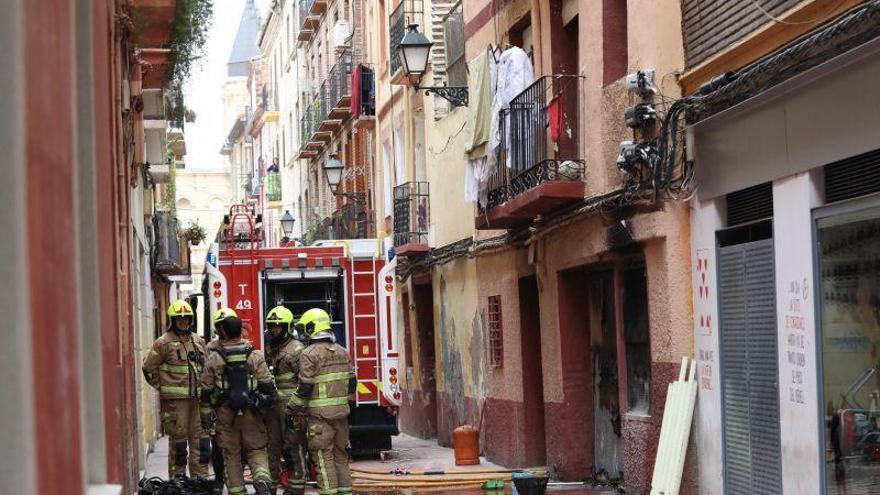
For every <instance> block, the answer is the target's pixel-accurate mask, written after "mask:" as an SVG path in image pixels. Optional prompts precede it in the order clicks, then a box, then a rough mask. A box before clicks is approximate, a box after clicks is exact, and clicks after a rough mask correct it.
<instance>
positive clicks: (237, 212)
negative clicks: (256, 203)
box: [226, 205, 259, 309]
mask: <svg viewBox="0 0 880 495" xmlns="http://www.w3.org/2000/svg"><path fill="white" fill-rule="evenodd" d="M229 213H230V215H229V217H230V218H229V226H228V227H227V228H226V245H227V246H229V260H230V262H231V263H232V264H231V266H230V269H229V274H230V277H229V280H227V290H228V291H229V292H228V297H229V301H230V303H231V302H232V300H233V291H235V290H237V289H238V284H239V283H240V282H242V281H247V282H250V277H251V275H252V269H251V265H252V264H253V260H254V252H255V251H256V250H257V247H258V246H259V240H258V239H256V237H257V235H256V228H254V222H253V218H252V217H251V215H250V211H249V209H248V207H247V206H245V205H233V206H232V207H231V208H230V212H229ZM230 305H231V304H230ZM237 309H241V308H237Z"/></svg>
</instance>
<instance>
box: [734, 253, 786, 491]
mask: <svg viewBox="0 0 880 495" xmlns="http://www.w3.org/2000/svg"><path fill="white" fill-rule="evenodd" d="M773 263H774V261H773V239H765V240H761V241H756V242H750V243H745V244H738V245H734V246H728V247H723V248H720V249H719V270H720V273H719V280H720V291H719V301H720V302H719V306H720V313H721V320H720V323H721V330H720V337H721V377H722V389H721V393H722V407H723V418H724V423H723V426H724V432H723V433H724V467H725V473H724V480H725V492H726V493H728V494H744V495H745V494H748V495H762V494H777V493H782V479H781V478H782V476H781V469H782V468H781V459H780V454H781V447H780V440H779V391H778V386H779V385H778V380H779V372H778V354H777V340H776V339H777V335H776V290H775V275H774V272H775V270H774V265H773Z"/></svg>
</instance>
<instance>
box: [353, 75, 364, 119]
mask: <svg viewBox="0 0 880 495" xmlns="http://www.w3.org/2000/svg"><path fill="white" fill-rule="evenodd" d="M362 76H363V66H362V65H360V64H358V65H357V66H355V68H354V70H353V71H352V73H351V116H352V118H355V119H357V118H358V117H360V116H361V79H362Z"/></svg>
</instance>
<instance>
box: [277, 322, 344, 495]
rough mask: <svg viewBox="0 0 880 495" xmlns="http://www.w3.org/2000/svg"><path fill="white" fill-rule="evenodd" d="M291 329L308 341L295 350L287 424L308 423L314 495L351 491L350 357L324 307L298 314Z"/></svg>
mask: <svg viewBox="0 0 880 495" xmlns="http://www.w3.org/2000/svg"><path fill="white" fill-rule="evenodd" d="M296 328H297V330H299V331H301V332H303V333H304V334H305V336H306V337H308V339H309V342H310V343H309V346H308V347H306V348H305V350H303V352H302V354H301V355H300V359H299V382H300V383H299V386H298V387H297V390H296V393H295V394H294V395H293V396H292V397H291V399H290V402H289V403H288V423H289V424H291V425H302V424H303V423H306V424H307V428H306V431H307V436H308V444H309V453H310V454H311V457H312V460H314V462H315V464H316V465H317V468H318V469H317V471H318V493H319V495H333V494H340V495H346V494H349V493H351V471H350V469H349V466H348V452H347V447H348V429H349V428H348V416H349V414H350V409H349V404H348V403H349V396H350V395H352V394H354V392H355V390H356V386H357V378H356V377H355V374H354V368H353V367H352V363H351V356H350V355H349V353H348V351H347V350H345V348H344V347H342V346H340V345H339V344H337V343H336V337H335V336H334V334H333V328H332V327H331V324H330V315H328V314H327V312H326V311H324V310H323V309H320V308H313V309H310V310H308V311H306V312H305V313H303V315H302V317H301V318H300V319H299V321H297V323H296Z"/></svg>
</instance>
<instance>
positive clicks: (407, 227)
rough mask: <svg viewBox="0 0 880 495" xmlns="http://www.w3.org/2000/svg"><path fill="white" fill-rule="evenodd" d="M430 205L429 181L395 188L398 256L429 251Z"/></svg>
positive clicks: (408, 183)
mask: <svg viewBox="0 0 880 495" xmlns="http://www.w3.org/2000/svg"><path fill="white" fill-rule="evenodd" d="M430 207H431V205H430V198H429V194H428V183H427V182H407V183H405V184H401V185H399V186H396V187H395V188H394V251H395V253H396V254H397V255H398V256H420V255H424V254H427V253H428V250H429V247H428V222H429V220H430V218H431V217H430Z"/></svg>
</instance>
